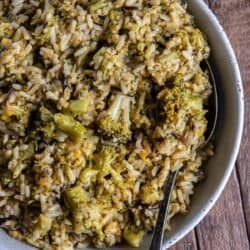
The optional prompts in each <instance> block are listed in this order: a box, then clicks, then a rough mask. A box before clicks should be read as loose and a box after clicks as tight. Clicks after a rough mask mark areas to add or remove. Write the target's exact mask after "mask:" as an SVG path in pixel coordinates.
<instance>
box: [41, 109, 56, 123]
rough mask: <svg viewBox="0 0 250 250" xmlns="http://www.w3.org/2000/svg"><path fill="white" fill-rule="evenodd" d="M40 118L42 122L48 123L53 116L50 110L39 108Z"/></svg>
mask: <svg viewBox="0 0 250 250" xmlns="http://www.w3.org/2000/svg"><path fill="white" fill-rule="evenodd" d="M39 111H40V117H41V120H42V121H43V122H49V121H52V120H53V114H52V112H51V111H50V110H48V109H47V108H45V107H41V108H40V110H39Z"/></svg>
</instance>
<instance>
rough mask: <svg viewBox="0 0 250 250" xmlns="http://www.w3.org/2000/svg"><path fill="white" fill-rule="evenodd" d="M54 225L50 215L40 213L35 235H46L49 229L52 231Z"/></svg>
mask: <svg viewBox="0 0 250 250" xmlns="http://www.w3.org/2000/svg"><path fill="white" fill-rule="evenodd" d="M51 227H52V218H49V217H48V216H45V215H44V214H40V216H39V219H38V222H37V223H36V225H35V229H34V232H35V235H37V237H38V238H40V237H42V236H44V235H46V234H47V233H48V231H50V229H51Z"/></svg>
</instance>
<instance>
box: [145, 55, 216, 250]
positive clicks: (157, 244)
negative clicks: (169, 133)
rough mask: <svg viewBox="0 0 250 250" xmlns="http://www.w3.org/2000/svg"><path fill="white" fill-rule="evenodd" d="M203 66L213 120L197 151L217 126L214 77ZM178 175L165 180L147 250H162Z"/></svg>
mask: <svg viewBox="0 0 250 250" xmlns="http://www.w3.org/2000/svg"><path fill="white" fill-rule="evenodd" d="M203 64H204V65H202V67H203V68H204V70H205V69H207V71H208V73H209V78H210V82H211V84H212V87H213V99H211V100H212V102H213V103H212V104H213V109H214V110H213V112H212V113H213V118H212V123H211V126H210V127H209V126H208V129H207V133H206V134H207V135H208V136H207V137H206V140H205V142H204V143H203V144H202V145H201V146H200V147H199V149H202V148H204V147H205V146H206V145H207V144H208V143H209V142H210V140H211V138H212V137H213V134H214V131H215V128H216V124H217V118H218V94H217V87H216V82H215V77H214V73H213V71H212V68H211V65H210V63H209V62H208V60H204V62H203ZM177 175H178V171H173V172H170V173H169V174H168V177H167V178H166V181H165V185H164V199H163V200H162V201H161V203H160V206H159V213H158V217H157V222H156V227H155V230H154V233H153V238H152V241H151V244H150V247H149V250H161V249H162V241H163V235H164V231H165V222H166V217H167V212H168V207H169V204H170V201H171V194H172V190H173V188H174V185H175V181H176V177H177Z"/></svg>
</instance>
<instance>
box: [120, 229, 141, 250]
mask: <svg viewBox="0 0 250 250" xmlns="http://www.w3.org/2000/svg"><path fill="white" fill-rule="evenodd" d="M143 236H144V232H143V231H142V230H138V229H136V228H135V227H132V226H128V227H125V229H124V231H123V238H124V239H125V240H126V241H127V242H128V243H129V244H130V245H131V246H132V247H139V246H140V243H141V241H142V238H143Z"/></svg>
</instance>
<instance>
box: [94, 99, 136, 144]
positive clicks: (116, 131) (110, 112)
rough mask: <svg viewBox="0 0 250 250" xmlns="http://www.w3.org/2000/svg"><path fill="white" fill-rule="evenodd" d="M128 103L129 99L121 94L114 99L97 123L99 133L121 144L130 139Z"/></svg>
mask: <svg viewBox="0 0 250 250" xmlns="http://www.w3.org/2000/svg"><path fill="white" fill-rule="evenodd" d="M130 102H131V98H130V97H128V96H124V95H122V94H118V95H116V96H115V97H114V99H113V101H112V103H111V105H110V106H109V108H108V109H107V110H105V111H104V113H103V114H102V115H101V117H100V119H99V121H98V125H99V129H100V132H101V133H103V134H105V135H107V136H109V137H112V138H113V139H114V140H117V141H121V142H126V141H128V140H130V139H131V135H132V132H131V128H130V125H131V121H130Z"/></svg>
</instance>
